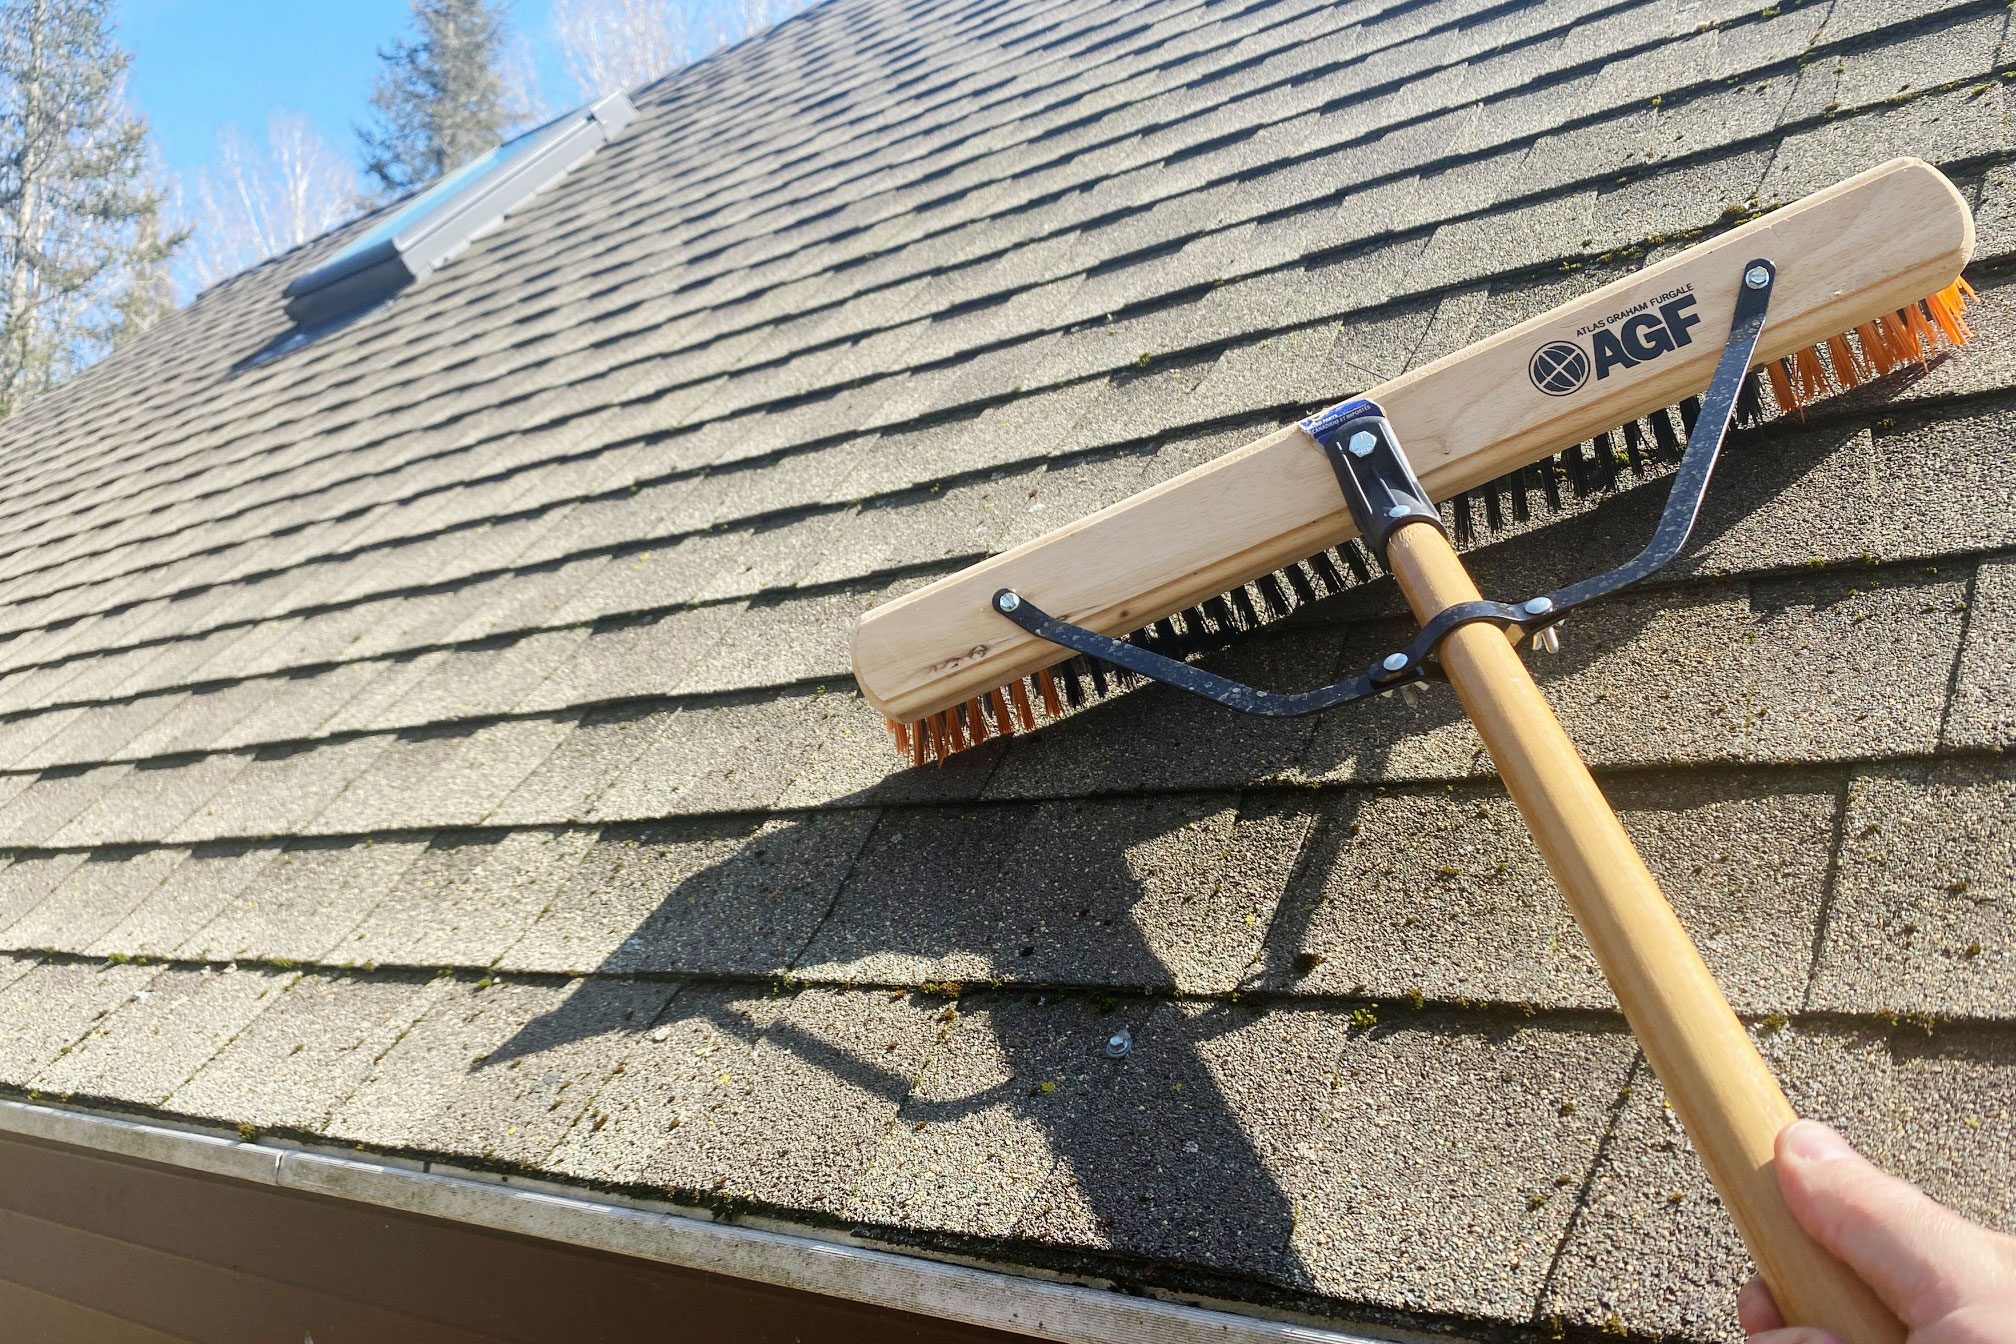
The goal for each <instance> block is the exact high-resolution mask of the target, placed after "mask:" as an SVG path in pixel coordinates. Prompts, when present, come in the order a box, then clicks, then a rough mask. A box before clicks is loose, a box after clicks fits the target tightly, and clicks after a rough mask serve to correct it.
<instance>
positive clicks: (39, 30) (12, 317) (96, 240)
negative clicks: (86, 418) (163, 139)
mask: <svg viewBox="0 0 2016 1344" xmlns="http://www.w3.org/2000/svg"><path fill="white" fill-rule="evenodd" d="M127 63H128V57H127V55H126V53H125V52H124V51H123V50H121V49H120V47H119V45H118V44H117V43H116V42H114V41H113V40H112V23H111V16H110V13H109V4H108V0H5V3H0V303H4V304H5V311H4V312H0V416H4V415H11V414H13V412H15V411H16V410H18V409H20V407H21V405H22V403H24V402H25V401H27V400H28V399H29V398H30V397H33V396H34V395H36V394H37V393H39V392H41V391H43V390H44V389H46V388H48V387H50V386H52V385H54V384H55V383H57V382H59V381H60V380H62V379H63V378H64V377H66V376H68V375H69V374H70V373H72V372H75V371H76V370H77V369H79V368H82V367H83V366H84V365H86V364H89V363H90V362H91V361H92V360H94V359H96V358H97V357H98V356H99V355H101V354H103V353H104V352H105V351H106V350H107V349H109V348H110V347H111V346H112V345H113V344H114V343H115V342H116V341H118V340H120V339H123V338H124V337H125V336H128V335H131V334H132V333H133V332H134V331H136V330H138V329H139V327H140V326H142V325H144V324H145V323H146V322H148V321H151V320H152V319H153V317H155V316H156V315H158V313H159V312H160V304H159V302H158V299H159V287H158V283H157V281H158V277H159V272H160V267H161V264H162V262H163V261H165V259H166V258H167V257H168V255H169V254H170V253H171V252H172V251H174V249H175V247H176V246H177V245H178V244H179V243H180V242H181V237H180V236H179V235H175V234H164V233H163V232H162V229H161V226H160V224H161V221H160V206H161V193H160V192H159V191H158V190H157V189H156V188H155V185H154V177H153V174H152V171H151V162H150V157H149V152H148V148H147V123H146V122H145V121H143V120H142V119H141V118H139V117H137V116H135V115H133V113H132V112H131V111H130V110H129V109H128V107H127V105H126V99H125V91H124V87H123V80H124V76H125V72H126V66H127Z"/></svg>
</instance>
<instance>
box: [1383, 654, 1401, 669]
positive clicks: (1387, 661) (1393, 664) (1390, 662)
mask: <svg viewBox="0 0 2016 1344" xmlns="http://www.w3.org/2000/svg"><path fill="white" fill-rule="evenodd" d="M1379 666H1381V667H1383V668H1385V669H1386V670H1387V671H1388V672H1399V671H1401V670H1403V669H1404V668H1405V667H1406V666H1407V655H1406V654H1404V653H1389V654H1387V655H1386V656H1385V658H1383V659H1381V660H1380V663H1379Z"/></svg>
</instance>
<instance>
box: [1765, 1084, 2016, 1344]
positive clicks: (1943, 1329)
mask: <svg viewBox="0 0 2016 1344" xmlns="http://www.w3.org/2000/svg"><path fill="white" fill-rule="evenodd" d="M1777 1166H1778V1186H1779V1189H1781V1190H1783V1191H1784V1192H1785V1202H1786V1203H1787V1204H1789V1205H1790V1206H1791V1208H1792V1216H1793V1217H1794V1218H1796V1219H1798V1220H1799V1225H1800V1226H1801V1227H1803V1228H1805V1229H1806V1230H1807V1232H1809V1233H1811V1234H1812V1237H1813V1239H1814V1240H1815V1241H1817V1242H1819V1243H1820V1244H1821V1245H1822V1246H1824V1247H1826V1248H1827V1249H1828V1250H1829V1251H1831V1252H1833V1253H1834V1255H1835V1256H1836V1257H1837V1258H1839V1259H1840V1260H1841V1262H1842V1263H1843V1264H1845V1265H1847V1266H1848V1268H1849V1269H1851V1270H1853V1271H1854V1272H1855V1273H1856V1274H1857V1275H1859V1276H1860V1277H1861V1279H1862V1281H1863V1282H1864V1283H1866V1284H1868V1285H1869V1287H1870V1288H1871V1289H1872V1290H1873V1291H1874V1292H1875V1294H1876V1296H1877V1297H1879V1298H1881V1299H1882V1300H1883V1303H1884V1305H1885V1306H1887V1307H1889V1308H1890V1310H1891V1311H1893V1312H1895V1313H1896V1315H1897V1319H1898V1320H1900V1321H1902V1322H1903V1323H1904V1328H1905V1330H1906V1331H1907V1332H1908V1334H1907V1340H1908V1344H2016V1237H2009V1236H2005V1235H2004V1234H2002V1233H2000V1232H1991V1231H1990V1230H1988V1229H1987V1228H1985V1227H1981V1226H1978V1225H1977V1224H1974V1223H1970V1222H1968V1221H1967V1220H1966V1219H1965V1218H1962V1217H1961V1216H1960V1215H1959V1214H1957V1213H1955V1212H1953V1211H1952V1210H1951V1209H1949V1208H1947V1207H1946V1206H1945V1205H1943V1204H1940V1203H1938V1202H1936V1201H1935V1200H1933V1199H1932V1198H1931V1197H1930V1196H1928V1195H1926V1194H1924V1193H1923V1192H1922V1191H1920V1190H1919V1189H1918V1187H1916V1186H1914V1185H1912V1184H1911V1183H1909V1182H1908V1181H1903V1180H1899V1179H1898V1178H1897V1177H1895V1176H1892V1175H1890V1174H1889V1173H1887V1172H1885V1171H1883V1170H1881V1169H1880V1168H1878V1167H1876V1166H1875V1165H1873V1164H1872V1163H1870V1162H1869V1160H1868V1159H1866V1158H1864V1157H1863V1156H1862V1155H1861V1154H1860V1153H1857V1152H1856V1151H1855V1150H1854V1149H1853V1148H1850V1147H1849V1146H1848V1141H1847V1140H1846V1139H1843V1138H1842V1137H1841V1136H1840V1135H1839V1134H1837V1133H1835V1132H1834V1131H1833V1130H1832V1129H1829V1128H1828V1127H1827V1126H1826V1125H1823V1124H1820V1123H1819V1122H1818V1121H1814V1120H1798V1121H1794V1122H1793V1123H1792V1124H1789V1125H1787V1126H1786V1127H1785V1128H1784V1130H1783V1131H1782V1132H1780V1133H1779V1135H1778V1163H1777ZM1736 1318H1737V1320H1738V1321H1740V1322H1741V1323H1742V1325H1743V1331H1744V1333H1745V1334H1747V1335H1749V1336H1750V1344H1836V1342H1835V1340H1834V1336H1832V1335H1830V1334H1828V1333H1827V1332H1826V1331H1824V1330H1815V1329H1813V1328H1811V1327H1808V1326H1790V1327H1788V1326H1787V1325H1786V1324H1785V1318H1784V1317H1783V1316H1781V1315H1779V1314H1778V1305H1777V1303H1775V1302H1773V1301H1772V1300H1771V1293H1770V1290H1769V1289H1767V1288H1765V1286H1764V1284H1763V1281H1762V1280H1760V1279H1755V1278H1753V1279H1751V1280H1750V1282H1749V1283H1747V1284H1745V1285H1744V1286H1743V1291H1742V1292H1741V1293H1740V1294H1738V1295H1737V1298H1736Z"/></svg>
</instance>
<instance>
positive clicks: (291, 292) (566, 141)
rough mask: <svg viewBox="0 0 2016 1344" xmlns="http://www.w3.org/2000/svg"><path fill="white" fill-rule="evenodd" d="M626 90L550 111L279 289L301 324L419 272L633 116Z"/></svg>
mask: <svg viewBox="0 0 2016 1344" xmlns="http://www.w3.org/2000/svg"><path fill="white" fill-rule="evenodd" d="M636 117H637V110H636V108H635V107H633V106H632V105H631V103H630V99H629V98H628V97H627V96H626V95H624V94H622V93H611V94H608V95H605V96H604V97H601V98H598V99H596V100H595V101H594V102H592V103H589V104H588V105H587V106H585V107H580V108H576V109H575V110H574V111H572V112H569V113H566V114H565V115H563V116H559V117H555V118H554V119H553V120H552V121H549V122H547V123H545V124H544V125H543V126H537V127H534V128H533V129H532V130H529V131H526V132H525V133H524V134H522V135H519V136H517V137H515V138H513V139H511V140H508V141H506V142H505V143H504V144H502V145H499V146H498V147H497V148H496V149H493V150H491V151H490V152H489V153H487V154H484V155H482V156H481V157H479V158H476V159H473V160H471V161H470V162H468V163H466V164H463V165H462V166H461V167H460V168H457V169H456V170H455V171H453V172H451V173H449V174H448V175H447V176H445V177H443V178H441V179H440V180H439V181H438V182H435V183H433V184H432V185H430V186H428V187H426V188H425V189H423V190H422V191H420V192H419V193H418V194H417V195H415V196H414V197H412V198H411V199H410V200H407V201H405V202H403V203H402V204H400V205H399V206H398V207H397V208H395V209H394V210H393V211H392V213H391V214H389V215H388V216H387V217H386V218H385V219H383V220H381V221H379V222H378V223H377V224H375V225H373V226H372V227H371V228H370V229H369V230H368V231H367V232H365V233H364V234H363V235H362V236H361V237H359V238H357V239H356V240H355V241H353V242H351V243H350V244H349V245H348V246H346V247H344V248H343V250H342V251H340V252H338V253H337V254H336V255H335V256H333V257H331V258H330V259H329V260H327V261H325V262H323V263H322V264H321V265H320V266H317V267H315V268H314V269H313V270H311V271H307V272H304V273H303V274H301V275H298V276H296V277H294V279H293V280H292V281H290V282H289V283H288V285H287V288H286V289H285V290H283V291H282V295H283V297H284V299H285V307H286V311H287V316H288V317H289V318H291V319H292V320H293V322H294V325H295V328H296V330H297V333H305V332H308V331H312V330H317V329H322V328H326V327H329V326H333V325H337V324H340V323H342V322H345V321H347V320H349V319H350V318H353V317H355V316H357V315H359V314H361V313H364V312H366V311H368V310H370V309H371V308H373V307H375V306H377V305H378V304H379V303H381V302H383V301H384V300H386V299H388V298H390V297H392V296H393V295H394V294H397V293H398V292H399V291H400V290H402V289H404V288H405V287H406V286H408V285H410V284H412V283H413V282H414V281H416V280H422V279H425V278H426V277H427V276H429V275H432V274H433V273H434V272H435V271H437V270H439V269H440V268H441V267H443V266H445V265H447V264H448V263H449V262H450V261H453V260H454V259H455V258H456V257H457V256H459V255H460V254H461V253H462V252H464V251H466V250H467V249H468V247H469V245H470V244H471V243H474V242H475V241H476V240H477V239H479V238H481V237H483V236H484V235H485V234H487V233H490V232H491V231H492V230H494V229H496V228H497V227H498V225H500V224H502V223H503V222H504V220H505V219H506V218H507V217H508V216H509V215H510V214H511V212H512V211H514V210H516V209H517V208H518V207H520V206H522V205H523V204H525V203H526V202H527V201H529V200H531V199H532V198H533V197H535V196H537V195H539V193H541V192H543V191H545V190H546V189H547V188H548V187H550V186H552V185H553V184H554V183H556V182H558V181H559V180H560V179H561V178H563V177H565V176H567V174H568V173H570V172H572V171H573V170H574V169H575V168H577V167H579V166H580V165H581V163H582V162H583V161H585V160H586V159H587V158H588V157H589V156H591V155H592V154H594V153H595V151H596V150H598V149H600V148H601V147H602V146H603V145H605V144H607V143H608V142H609V141H610V140H612V139H614V138H615V137H616V135H617V134H618V133H619V132H621V131H622V129H623V128H624V127H625V126H628V125H629V124H630V123H631V122H632V121H634V120H636Z"/></svg>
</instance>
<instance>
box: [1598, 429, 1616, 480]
mask: <svg viewBox="0 0 2016 1344" xmlns="http://www.w3.org/2000/svg"><path fill="white" fill-rule="evenodd" d="M1595 448H1596V480H1597V482H1598V486H1599V488H1600V489H1604V490H1612V489H1615V488H1616V486H1617V444H1616V441H1615V440H1613V439H1612V438H1611V437H1610V435H1609V434H1608V433H1607V432H1606V433H1603V434H1598V435H1597V436H1596V439H1595Z"/></svg>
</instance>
